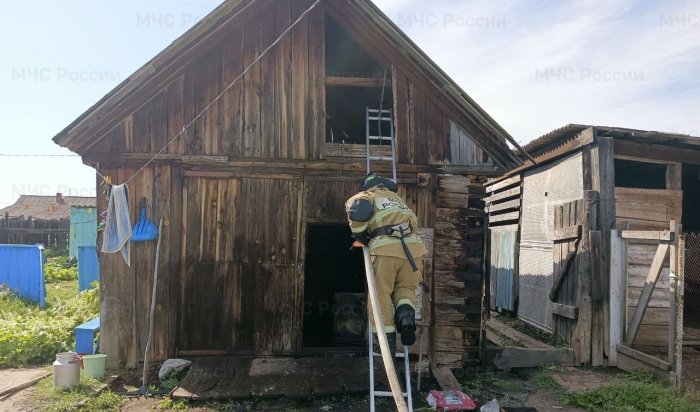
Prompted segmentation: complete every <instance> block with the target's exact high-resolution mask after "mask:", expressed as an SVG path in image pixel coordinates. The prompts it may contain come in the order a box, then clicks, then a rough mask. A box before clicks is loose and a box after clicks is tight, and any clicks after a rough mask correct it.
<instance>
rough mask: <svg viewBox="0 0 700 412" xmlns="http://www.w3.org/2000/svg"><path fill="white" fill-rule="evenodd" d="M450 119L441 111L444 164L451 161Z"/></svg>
mask: <svg viewBox="0 0 700 412" xmlns="http://www.w3.org/2000/svg"><path fill="white" fill-rule="evenodd" d="M451 123H452V122H451V121H450V117H449V116H448V115H447V114H446V113H444V112H443V114H442V159H443V163H444V164H446V165H449V164H453V163H452V146H451V145H452V139H451V137H450V136H451V134H452V133H451V132H452V127H451Z"/></svg>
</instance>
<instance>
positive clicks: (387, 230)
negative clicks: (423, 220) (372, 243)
mask: <svg viewBox="0 0 700 412" xmlns="http://www.w3.org/2000/svg"><path fill="white" fill-rule="evenodd" d="M411 233H412V228H411V223H409V222H406V223H400V224H398V225H389V226H382V227H378V228H376V229H374V230H373V231H372V234H371V236H372V237H373V238H375V237H377V236H391V237H397V238H399V239H400V240H401V246H402V247H403V252H404V253H405V254H406V258H407V259H408V263H410V264H411V268H412V269H413V271H414V272H417V271H418V266H416V261H415V260H414V259H413V255H411V251H410V250H408V245H407V244H406V241H405V240H404V237H406V236H407V235H410V234H411Z"/></svg>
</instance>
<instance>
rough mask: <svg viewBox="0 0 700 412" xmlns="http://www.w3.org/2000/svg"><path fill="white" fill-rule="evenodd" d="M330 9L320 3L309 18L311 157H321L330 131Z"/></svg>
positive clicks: (309, 143) (309, 139)
mask: <svg viewBox="0 0 700 412" xmlns="http://www.w3.org/2000/svg"><path fill="white" fill-rule="evenodd" d="M325 17H326V10H325V4H324V3H321V4H319V5H317V6H316V7H315V8H314V9H313V10H312V11H311V13H309V15H308V16H307V19H308V20H309V108H308V109H309V137H308V147H309V153H308V155H307V158H309V159H320V158H321V149H322V148H323V144H324V143H325V141H326V139H325V132H326V116H325V108H326V49H325V37H326V21H325Z"/></svg>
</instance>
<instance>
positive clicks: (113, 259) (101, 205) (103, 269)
mask: <svg viewBox="0 0 700 412" xmlns="http://www.w3.org/2000/svg"><path fill="white" fill-rule="evenodd" d="M100 173H101V174H102V175H104V176H112V177H113V178H117V177H118V175H117V173H118V172H117V169H106V168H101V169H100ZM96 180H97V181H96V185H97V186H96V187H100V186H99V184H100V182H101V179H100V178H99V177H97V178H96ZM105 210H107V199H106V198H105V196H104V193H103V192H102V191H101V190H100V191H98V193H97V215H98V216H99V215H100V214H101V213H102V212H103V211H105ZM5 224H6V225H9V222H8V221H7V220H6V221H5ZM102 237H103V234H102V233H100V234H99V235H98V241H97V245H98V247H100V245H101V244H102ZM9 240H11V239H9ZM117 259H122V257H121V254H119V253H117V254H106V253H100V259H99V264H100V274H101V275H100V322H101V330H100V351H101V352H102V353H105V354H107V356H108V358H107V359H108V362H109V364H110V365H117V364H118V363H119V362H121V361H123V360H124V359H125V358H124V354H122V353H121V350H120V346H121V345H120V342H121V340H120V339H121V338H122V331H123V328H122V327H121V325H120V323H119V322H120V316H119V315H120V314H119V307H120V305H119V294H120V292H121V291H120V289H119V279H120V278H121V273H120V272H119V271H118V270H117V265H118V264H119V261H118V260H117ZM122 264H123V263H122Z"/></svg>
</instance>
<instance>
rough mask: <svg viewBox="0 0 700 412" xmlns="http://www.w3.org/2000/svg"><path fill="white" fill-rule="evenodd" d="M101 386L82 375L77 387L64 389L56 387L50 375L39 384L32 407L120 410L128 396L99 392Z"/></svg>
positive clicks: (50, 411) (52, 410) (54, 410)
mask: <svg viewBox="0 0 700 412" xmlns="http://www.w3.org/2000/svg"><path fill="white" fill-rule="evenodd" d="M99 386H100V382H99V381H97V380H95V379H90V378H88V377H86V376H85V375H82V376H81V378H80V384H79V385H78V386H77V387H76V388H75V389H72V390H70V391H62V390H59V389H56V388H54V386H53V380H52V378H51V377H49V378H46V379H44V380H42V381H41V382H39V383H38V384H37V390H36V392H35V397H34V400H33V402H32V403H33V405H32V407H33V409H36V410H42V411H47V412H65V411H77V410H84V411H118V410H120V409H121V407H122V405H124V403H125V402H126V398H124V397H123V396H121V395H118V394H116V393H114V392H111V391H104V392H99V393H98V390H97V388H98V387H99Z"/></svg>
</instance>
